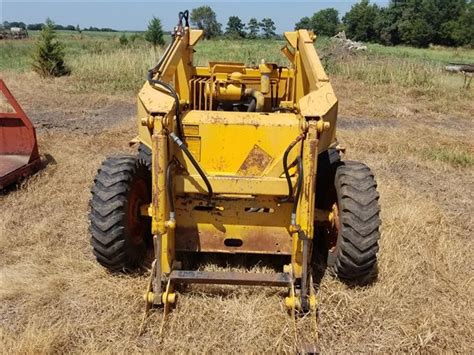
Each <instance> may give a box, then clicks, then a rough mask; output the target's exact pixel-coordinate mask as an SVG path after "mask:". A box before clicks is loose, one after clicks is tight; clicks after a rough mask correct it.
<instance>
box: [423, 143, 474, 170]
mask: <svg viewBox="0 0 474 355" xmlns="http://www.w3.org/2000/svg"><path fill="white" fill-rule="evenodd" d="M421 155H422V156H423V157H424V158H426V159H429V160H434V161H441V162H444V163H448V164H450V165H452V166H455V167H463V168H466V167H472V166H474V155H473V154H471V153H469V152H466V151H464V150H462V149H460V148H448V147H442V148H426V149H424V150H422V151H421Z"/></svg>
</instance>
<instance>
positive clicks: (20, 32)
mask: <svg viewBox="0 0 474 355" xmlns="http://www.w3.org/2000/svg"><path fill="white" fill-rule="evenodd" d="M24 38H28V30H27V29H26V28H21V27H11V28H10V29H5V30H0V39H24Z"/></svg>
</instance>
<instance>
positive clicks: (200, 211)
mask: <svg viewBox="0 0 474 355" xmlns="http://www.w3.org/2000/svg"><path fill="white" fill-rule="evenodd" d="M201 36H202V31H198V30H190V29H188V28H186V29H185V30H184V31H183V33H182V34H181V35H179V36H178V37H177V38H176V40H175V41H174V42H173V45H172V48H170V50H169V52H168V55H167V57H166V58H165V61H164V62H163V63H162V65H161V67H160V68H159V73H158V74H157V77H159V78H160V79H161V80H163V81H166V82H169V83H171V84H172V85H173V86H174V88H175V90H176V91H177V93H178V95H179V100H180V101H179V102H180V110H181V112H182V114H181V120H182V127H183V132H184V134H183V137H182V138H183V141H184V142H185V144H186V145H187V147H188V149H189V150H190V152H191V153H192V155H193V156H194V157H195V159H196V160H197V161H198V162H199V164H200V166H201V167H202V169H203V170H204V171H205V173H206V175H207V176H208V178H209V181H210V183H211V185H212V188H213V190H214V198H213V199H212V204H209V200H208V199H207V197H206V193H207V190H206V188H205V185H204V182H203V180H202V178H201V177H200V176H199V174H198V172H197V171H196V169H195V168H194V166H193V164H191V162H190V161H189V159H188V158H187V157H186V156H185V155H184V154H183V152H182V151H181V150H180V149H179V148H178V147H177V146H176V145H175V144H173V143H172V142H171V140H170V139H169V135H168V134H169V133H170V132H176V122H175V119H174V110H175V107H174V105H175V101H174V99H173V98H172V97H171V96H170V95H169V93H167V92H166V91H165V90H161V89H159V88H157V87H152V85H150V84H149V83H146V84H145V85H144V86H143V88H142V89H141V91H140V92H139V95H138V117H137V121H138V132H139V136H138V138H139V141H140V142H142V143H143V144H145V145H146V146H148V147H150V148H151V150H152V157H153V160H152V176H153V178H152V180H153V198H152V201H153V202H152V208H151V209H145V210H146V211H151V217H152V232H153V234H154V235H155V236H157V238H158V240H159V241H160V243H161V257H160V260H161V263H160V264H161V265H160V268H159V270H160V273H162V274H163V275H166V274H168V273H169V272H170V271H171V270H172V268H173V263H174V261H175V260H174V259H175V251H177V250H178V251H194V252H221V253H257V254H258V253H261V254H282V255H289V256H291V270H292V273H293V275H294V276H295V278H300V277H301V275H302V269H303V250H302V248H303V247H302V245H303V244H302V240H301V238H300V237H299V232H303V233H304V235H305V236H306V237H307V238H309V239H311V238H313V233H314V230H313V224H314V219H315V207H314V206H315V199H316V198H317V196H315V181H316V179H315V178H316V173H317V171H316V169H317V158H318V154H319V153H321V152H323V151H325V150H327V149H328V148H329V147H330V146H332V145H335V143H336V137H335V128H336V118H337V99H336V97H335V95H334V92H333V90H332V86H331V84H330V82H329V79H328V77H327V75H326V74H325V72H324V69H323V67H322V65H321V62H320V60H319V58H318V56H317V54H316V51H315V48H314V44H313V42H314V39H315V37H314V35H312V34H311V33H309V32H307V31H305V30H300V31H297V32H289V33H286V34H285V36H286V39H287V41H288V45H287V47H285V48H284V49H283V50H282V51H283V54H284V55H286V56H287V58H289V60H290V61H291V62H292V65H291V67H288V68H280V67H278V66H277V65H275V64H270V63H265V62H262V64H260V65H259V67H246V66H245V65H243V64H242V63H219V62H211V63H209V66H207V67H195V66H194V65H193V52H194V49H193V47H194V45H195V44H196V43H197V41H198V40H199V38H200V37H201ZM247 89H248V90H250V91H252V90H254V91H259V93H260V94H259V95H262V97H263V99H262V100H263V101H262V103H263V111H262V112H242V111H238V112H236V111H232V110H228V111H225V110H219V108H218V106H217V105H218V103H219V102H221V101H222V102H224V103H225V102H228V101H231V102H232V101H238V100H239V99H241V98H242V99H245V92H246V90H247ZM250 91H247V92H250ZM275 105H276V106H277V107H275ZM302 134H303V135H304V139H303V140H302V141H301V142H298V143H297V144H296V146H295V147H294V149H293V150H292V151H291V153H290V155H289V158H288V161H289V162H293V161H294V160H295V159H296V157H297V156H301V157H302V163H303V171H304V180H303V188H302V192H301V194H300V197H299V201H298V208H297V213H296V221H292V219H291V209H292V203H291V202H282V198H284V197H285V196H286V195H287V194H288V186H287V181H286V179H285V175H284V169H283V162H282V161H283V154H284V152H285V149H286V148H287V147H288V146H289V145H290V143H291V142H292V141H294V140H295V139H296V138H297V137H298V136H299V135H302ZM172 159H175V160H176V161H177V162H178V164H177V168H176V169H175V173H174V175H173V176H174V178H173V190H174V191H173V192H174V196H175V204H176V215H175V220H170V219H169V203H168V201H167V197H166V193H165V191H166V183H167V182H166V178H165V172H166V168H167V166H168V164H169V163H170V161H171V160H172ZM290 174H291V182H292V184H293V186H294V188H295V189H296V181H297V176H298V172H297V169H296V168H295V167H292V168H291V169H290ZM319 215H321V213H320V214H319ZM172 292H173V291H172V290H171V291H169V292H168V293H169V294H168V296H167V297H170V299H173V300H174V298H173V296H172V295H170V294H172ZM292 297H293V298H292ZM294 297H296V296H291V295H290V297H289V298H288V299H287V300H286V302H287V304H290V305H293V306H294V305H296V304H297V303H298V302H299V300H296V299H295V298H294ZM311 297H312V298H311V304H314V295H312V296H311Z"/></svg>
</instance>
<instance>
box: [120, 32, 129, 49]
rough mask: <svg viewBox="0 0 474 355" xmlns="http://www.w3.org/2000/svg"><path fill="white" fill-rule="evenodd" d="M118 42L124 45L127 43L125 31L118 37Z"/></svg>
mask: <svg viewBox="0 0 474 355" xmlns="http://www.w3.org/2000/svg"><path fill="white" fill-rule="evenodd" d="M119 42H120V45H121V46H126V45H127V44H128V38H127V35H126V34H125V33H122V35H121V36H120V37H119Z"/></svg>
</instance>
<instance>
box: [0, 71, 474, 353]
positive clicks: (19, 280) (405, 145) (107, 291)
mask: <svg viewBox="0 0 474 355" xmlns="http://www.w3.org/2000/svg"><path fill="white" fill-rule="evenodd" d="M2 78H3V79H4V80H5V81H6V82H7V85H9V87H10V89H11V91H12V92H13V93H14V95H16V97H17V98H18V101H19V102H20V103H21V104H22V105H23V107H24V109H25V111H26V112H27V113H28V114H29V115H30V117H31V118H32V120H33V121H34V123H35V124H36V125H37V127H38V138H39V147H40V150H41V153H42V154H43V155H50V156H51V157H52V158H53V159H50V163H49V165H48V166H47V167H46V169H44V170H43V171H42V172H40V173H39V174H37V175H36V176H34V177H31V178H30V179H28V180H27V181H26V182H24V183H23V184H21V186H19V187H17V188H14V189H10V190H9V191H7V192H6V193H4V194H3V195H0V300H1V302H0V349H3V350H2V352H8V353H38V352H56V353H63V352H69V351H72V352H106V353H110V352H114V353H117V352H120V353H122V352H139V351H140V352H161V351H163V352H164V351H173V352H184V351H193V352H216V353H218V352H257V351H258V352H262V351H265V352H274V351H278V352H294V351H295V349H297V348H298V346H299V342H300V341H301V340H302V339H303V340H311V341H313V342H317V343H318V346H319V347H320V349H321V350H322V351H323V352H326V353H333V352H334V353H335V352H400V351H403V352H419V351H429V352H445V351H450V352H460V353H472V352H473V351H474V340H473V339H474V309H473V300H474V284H473V280H474V266H473V263H472V260H473V257H474V252H473V251H474V243H473V229H474V223H473V216H474V206H473V201H474V189H473V186H474V169H473V168H472V166H470V165H467V166H462V165H461V166H460V165H458V164H456V163H455V162H454V163H453V162H450V161H449V160H448V161H446V160H439V159H435V158H430V157H432V155H430V152H433V151H435V152H438V151H440V150H442V149H454V150H456V151H459V152H463V153H466V154H473V153H474V139H473V132H474V122H473V119H472V112H474V105H473V104H472V101H470V102H469V100H468V102H465V101H460V102H462V104H459V105H457V106H456V107H455V108H454V109H452V110H451V109H450V110H447V109H443V107H439V103H437V102H435V101H431V99H428V98H424V97H420V96H417V95H415V94H414V93H413V92H410V91H406V92H399V91H396V90H392V89H391V88H389V87H384V88H375V87H374V88H364V89H363V90H361V88H360V84H359V83H356V82H344V81H338V80H337V78H336V79H335V80H334V86H335V89H336V93H337V94H338V96H339V97H340V101H341V102H340V116H341V118H340V121H339V140H340V142H341V143H342V145H343V146H345V147H347V154H346V159H357V160H361V161H364V162H365V163H367V164H368V165H369V166H371V168H372V169H373V170H374V172H375V174H376V177H377V181H378V184H379V192H380V195H381V200H380V203H381V206H382V221H383V228H382V239H381V247H380V253H379V278H378V280H377V282H376V283H374V284H373V285H371V286H368V287H363V288H350V287H348V286H345V285H344V284H342V283H341V282H339V281H338V280H336V279H334V278H332V277H331V276H329V275H327V274H326V275H325V276H324V277H323V279H322V281H321V284H320V285H319V290H318V302H319V312H318V318H317V322H318V338H316V336H315V334H314V332H313V331H312V321H313V320H312V319H310V317H306V318H304V319H300V320H298V323H297V327H298V339H297V340H295V332H294V324H293V323H292V321H291V318H290V317H289V316H288V314H287V313H286V312H285V309H284V305H283V297H284V294H285V292H283V291H281V290H278V289H273V288H245V287H243V288H229V287H206V286H199V287H198V286H196V287H192V288H189V289H187V290H186V292H183V293H182V294H181V295H180V296H179V301H178V306H177V308H176V309H175V310H174V311H173V312H172V313H171V315H170V317H169V319H168V321H167V323H166V325H165V328H164V332H163V334H162V335H161V336H160V335H159V328H160V324H161V314H160V313H159V312H155V313H153V314H152V316H151V317H150V318H149V320H148V322H147V330H146V331H145V333H144V334H142V335H138V330H139V325H140V322H141V317H142V311H143V301H142V298H141V297H142V293H143V291H144V287H145V284H146V281H147V274H143V275H110V274H109V273H107V272H106V271H105V270H104V269H103V268H102V267H100V266H99V265H98V264H97V263H96V262H95V260H94V257H93V255H92V253H91V247H90V245H89V235H88V231H87V228H88V219H87V213H88V200H89V197H90V192H89V189H90V186H91V183H92V179H93V177H94V175H95V172H96V169H97V167H98V165H99V164H100V162H101V161H102V160H103V158H104V157H105V156H107V155H109V154H111V153H113V152H119V151H130V148H128V141H129V140H130V139H131V138H133V136H134V134H135V127H134V124H135V123H134V117H133V115H134V110H135V103H134V97H133V95H118V96H117V95H114V96H112V95H105V94H100V95H96V94H79V93H74V92H72V91H68V86H67V81H66V80H67V79H59V80H55V81H48V82H39V81H38V80H34V78H33V77H32V75H31V74H9V73H4V74H2ZM62 80H64V81H62ZM466 95H467V97H468V98H472V94H466ZM435 157H436V156H435Z"/></svg>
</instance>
